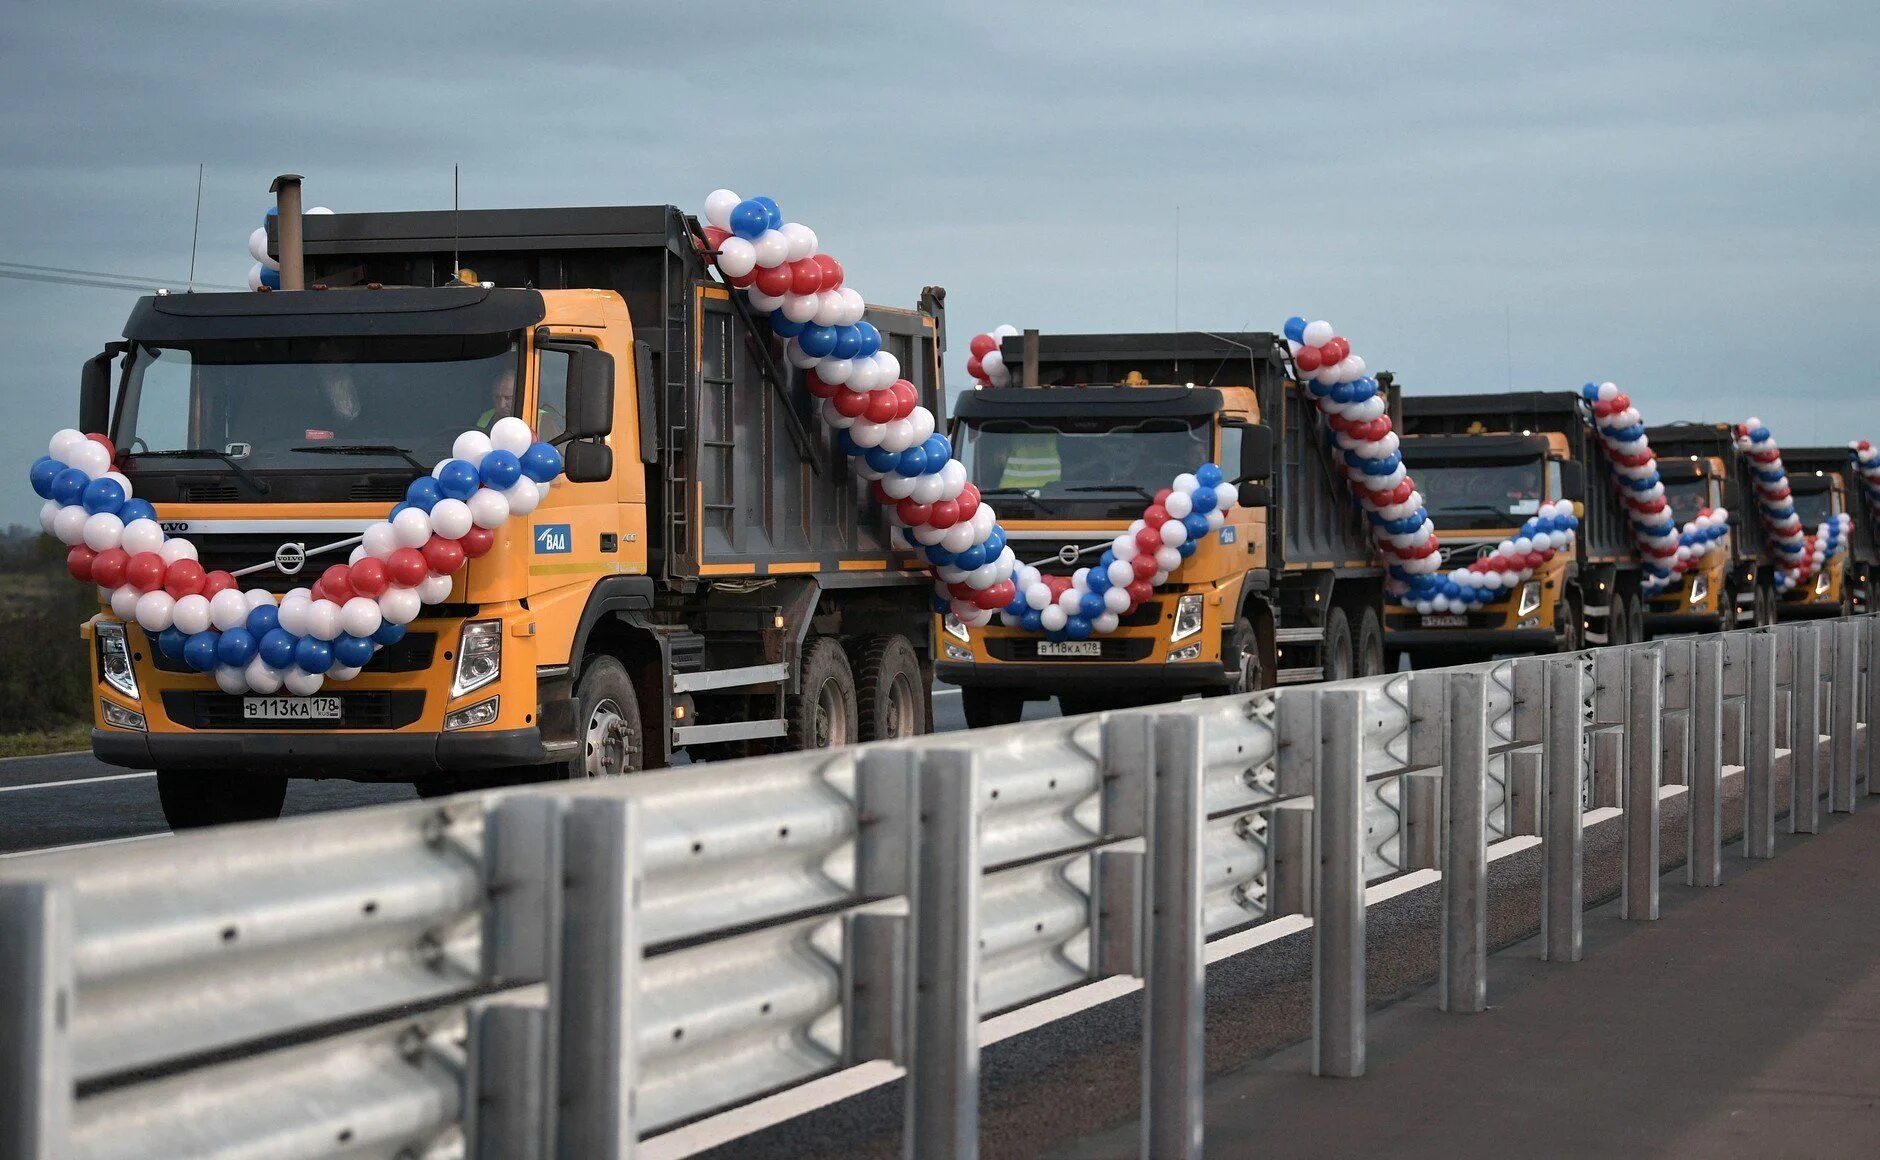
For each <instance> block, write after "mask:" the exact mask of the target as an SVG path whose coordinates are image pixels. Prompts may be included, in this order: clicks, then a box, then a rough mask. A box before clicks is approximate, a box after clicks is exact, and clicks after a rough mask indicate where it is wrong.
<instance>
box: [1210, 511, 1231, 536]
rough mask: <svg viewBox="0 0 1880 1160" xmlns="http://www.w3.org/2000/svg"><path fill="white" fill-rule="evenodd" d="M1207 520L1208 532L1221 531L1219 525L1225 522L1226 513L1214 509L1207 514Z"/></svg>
mask: <svg viewBox="0 0 1880 1160" xmlns="http://www.w3.org/2000/svg"><path fill="white" fill-rule="evenodd" d="M1207 520H1208V530H1209V531H1210V532H1218V531H1220V530H1221V525H1222V524H1224V523H1226V522H1227V513H1226V512H1223V511H1222V510H1221V509H1220V508H1215V509H1214V510H1213V511H1211V512H1209V513H1208V515H1207Z"/></svg>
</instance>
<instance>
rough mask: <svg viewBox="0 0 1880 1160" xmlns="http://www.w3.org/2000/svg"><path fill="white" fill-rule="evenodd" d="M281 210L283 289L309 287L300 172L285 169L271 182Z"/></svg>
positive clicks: (278, 222) (278, 223)
mask: <svg viewBox="0 0 1880 1160" xmlns="http://www.w3.org/2000/svg"><path fill="white" fill-rule="evenodd" d="M268 192H269V193H272V194H274V196H275V204H276V205H277V206H278V207H279V213H278V215H277V216H276V218H275V223H274V228H275V231H276V236H277V238H278V239H279V242H280V248H281V253H280V260H281V289H283V290H305V289H306V288H307V265H306V250H305V248H304V246H303V244H302V242H301V238H300V174H298V173H283V174H281V175H280V176H279V177H277V178H275V179H274V184H273V185H270V186H268Z"/></svg>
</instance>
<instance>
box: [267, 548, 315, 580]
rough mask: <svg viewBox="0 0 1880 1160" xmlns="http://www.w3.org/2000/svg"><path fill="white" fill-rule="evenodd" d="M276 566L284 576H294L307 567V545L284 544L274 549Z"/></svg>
mask: <svg viewBox="0 0 1880 1160" xmlns="http://www.w3.org/2000/svg"><path fill="white" fill-rule="evenodd" d="M274 566H275V568H276V569H278V570H279V571H280V573H281V575H283V576H292V575H295V574H296V573H298V572H299V571H300V570H301V569H302V568H305V567H306V566H307V545H305V544H301V543H290V544H282V545H281V546H280V547H278V548H276V549H274Z"/></svg>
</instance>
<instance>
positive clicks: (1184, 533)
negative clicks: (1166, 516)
mask: <svg viewBox="0 0 1880 1160" xmlns="http://www.w3.org/2000/svg"><path fill="white" fill-rule="evenodd" d="M1159 531H1160V534H1161V536H1162V542H1163V543H1164V544H1167V545H1168V546H1169V547H1171V548H1179V547H1181V546H1182V545H1183V544H1185V543H1187V542H1188V528H1187V525H1185V524H1183V523H1182V522H1181V521H1180V520H1170V521H1169V522H1167V523H1165V524H1163V525H1162V527H1161V528H1160V529H1159Z"/></svg>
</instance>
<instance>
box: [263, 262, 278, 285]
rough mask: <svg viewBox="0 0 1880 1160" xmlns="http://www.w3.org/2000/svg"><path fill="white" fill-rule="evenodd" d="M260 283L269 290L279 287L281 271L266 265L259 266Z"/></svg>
mask: <svg viewBox="0 0 1880 1160" xmlns="http://www.w3.org/2000/svg"><path fill="white" fill-rule="evenodd" d="M261 284H262V285H263V286H266V287H267V288H268V289H270V290H279V289H280V288H281V272H280V271H279V270H275V269H272V268H270V267H268V266H263V267H261Z"/></svg>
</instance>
